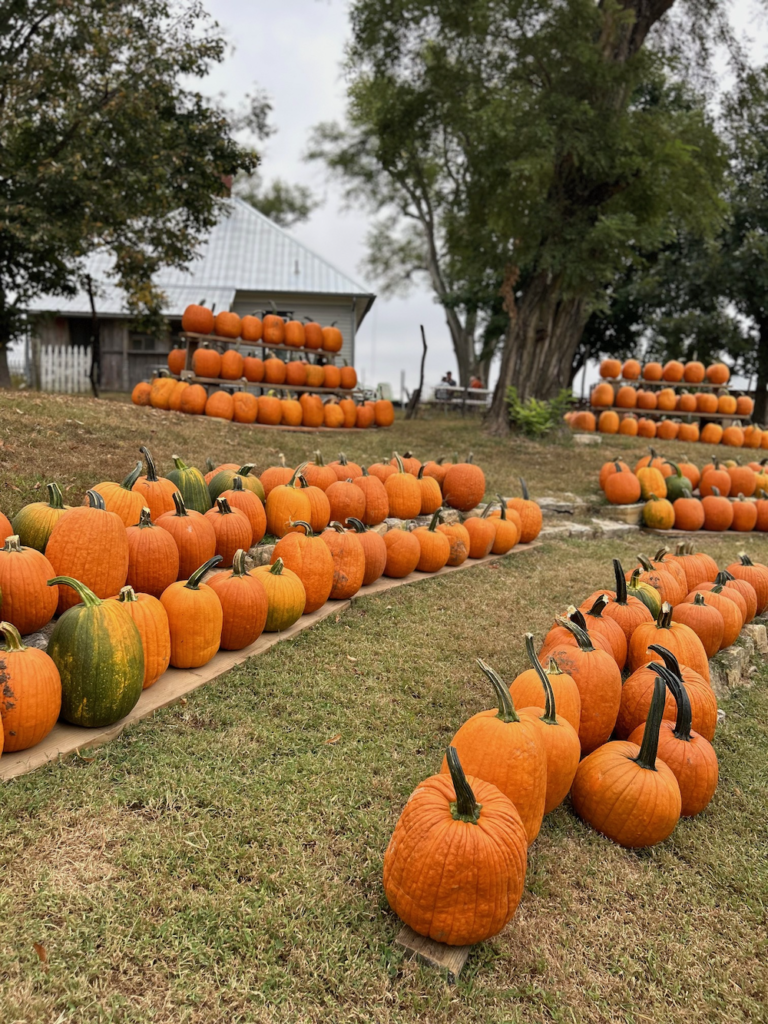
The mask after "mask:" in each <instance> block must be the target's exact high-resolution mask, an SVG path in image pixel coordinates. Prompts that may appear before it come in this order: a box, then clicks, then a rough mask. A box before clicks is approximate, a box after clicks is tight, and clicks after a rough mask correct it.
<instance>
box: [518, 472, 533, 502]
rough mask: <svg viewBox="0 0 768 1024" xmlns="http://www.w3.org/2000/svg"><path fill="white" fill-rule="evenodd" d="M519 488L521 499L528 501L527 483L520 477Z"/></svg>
mask: <svg viewBox="0 0 768 1024" xmlns="http://www.w3.org/2000/svg"><path fill="white" fill-rule="evenodd" d="M520 490H521V491H522V494H523V501H530V500H531V496H530V494H529V493H528V484H527V483H526V482H525V480H523V478H522V477H520Z"/></svg>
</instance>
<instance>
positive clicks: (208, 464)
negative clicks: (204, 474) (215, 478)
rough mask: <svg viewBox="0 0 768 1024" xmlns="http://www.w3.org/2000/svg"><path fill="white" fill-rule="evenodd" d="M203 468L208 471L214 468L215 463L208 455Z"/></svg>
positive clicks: (210, 471)
mask: <svg viewBox="0 0 768 1024" xmlns="http://www.w3.org/2000/svg"><path fill="white" fill-rule="evenodd" d="M205 468H206V469H207V470H208V472H209V473H212V472H213V471H214V469H216V463H215V462H214V461H213V459H212V458H211V457H210V455H209V456H208V458H207V459H206V460H205Z"/></svg>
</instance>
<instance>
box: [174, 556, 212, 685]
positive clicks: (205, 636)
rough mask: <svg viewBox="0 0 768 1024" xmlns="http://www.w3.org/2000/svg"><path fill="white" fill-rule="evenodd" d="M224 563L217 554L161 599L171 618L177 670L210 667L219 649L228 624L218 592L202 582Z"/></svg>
mask: <svg viewBox="0 0 768 1024" xmlns="http://www.w3.org/2000/svg"><path fill="white" fill-rule="evenodd" d="M220 561H221V558H220V557H219V555H214V556H213V558H210V559H208V561H207V562H205V563H204V564H203V565H201V566H200V567H199V568H198V569H196V570H195V572H193V573H192V575H191V576H190V577H189V579H188V580H181V581H180V582H178V583H173V584H171V586H170V587H168V589H167V590H166V591H165V592H164V593H163V594H162V596H161V598H160V603H161V604H162V606H163V608H165V612H166V615H167V616H168V628H169V631H170V636H171V665H173V667H174V668H200V667H202V666H203V665H207V664H208V662H209V661H210V660H211V658H212V657H213V656H214V654H215V653H216V651H218V649H219V645H220V644H221V630H222V626H223V624H224V613H223V612H222V608H221V601H219V599H218V597H217V596H216V592H215V591H214V590H212V589H211V587H209V586H207V585H206V584H204V583H202V582H201V581H202V579H203V577H204V576H205V574H206V573H207V572H208V571H209V570H210V569H212V568H213V567H214V566H215V565H217V564H218V563H219V562H220Z"/></svg>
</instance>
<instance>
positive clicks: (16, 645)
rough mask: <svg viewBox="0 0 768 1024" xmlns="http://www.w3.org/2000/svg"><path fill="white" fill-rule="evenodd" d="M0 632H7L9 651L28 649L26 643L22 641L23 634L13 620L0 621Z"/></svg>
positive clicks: (6, 645) (6, 640)
mask: <svg viewBox="0 0 768 1024" xmlns="http://www.w3.org/2000/svg"><path fill="white" fill-rule="evenodd" d="M0 633H4V634H5V649H6V650H7V651H26V649H27V648H26V645H25V644H24V643H22V640H21V634H20V633H19V631H18V629H16V627H15V626H14V625H13V623H11V622H0Z"/></svg>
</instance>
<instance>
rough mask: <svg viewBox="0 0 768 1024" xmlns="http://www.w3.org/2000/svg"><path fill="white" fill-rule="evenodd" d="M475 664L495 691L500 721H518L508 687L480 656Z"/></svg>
mask: <svg viewBox="0 0 768 1024" xmlns="http://www.w3.org/2000/svg"><path fill="white" fill-rule="evenodd" d="M477 664H478V665H479V666H480V668H481V669H482V670H483V672H485V674H486V675H487V676H488V678H489V679H490V681H491V685H492V686H493V688H494V690H495V691H496V697H497V698H498V701H499V714H498V716H497V717H498V718H500V719H501V720H502V722H507V723H509V722H519V721H520V719H519V718H518V717H517V712H516V711H515V705H514V704H513V703H512V695H511V693H510V692H509V687H507V686H505V685H504V683H503V682H502V681H501V679H499V677H498V675H497V674H496V673H495V672H494V670H493V669H492V668H491V666H490V665H486V663H485V662H484V661H483V659H482V658H478V659H477Z"/></svg>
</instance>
